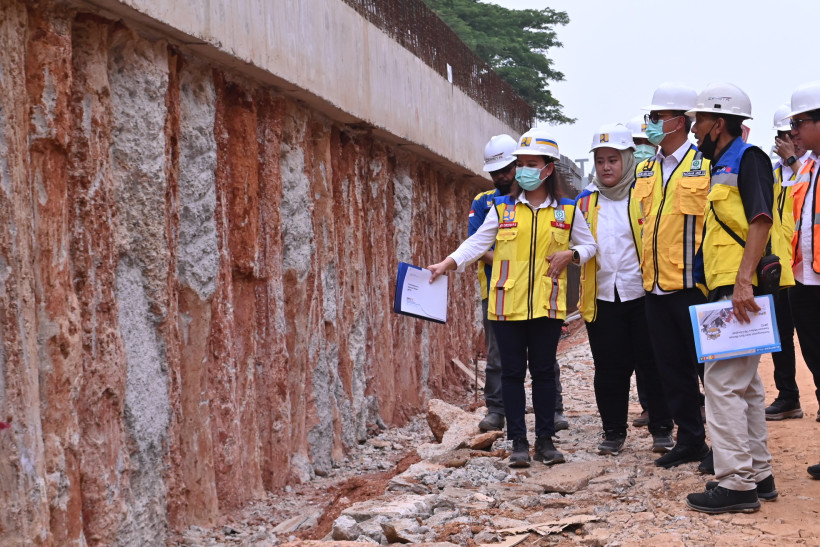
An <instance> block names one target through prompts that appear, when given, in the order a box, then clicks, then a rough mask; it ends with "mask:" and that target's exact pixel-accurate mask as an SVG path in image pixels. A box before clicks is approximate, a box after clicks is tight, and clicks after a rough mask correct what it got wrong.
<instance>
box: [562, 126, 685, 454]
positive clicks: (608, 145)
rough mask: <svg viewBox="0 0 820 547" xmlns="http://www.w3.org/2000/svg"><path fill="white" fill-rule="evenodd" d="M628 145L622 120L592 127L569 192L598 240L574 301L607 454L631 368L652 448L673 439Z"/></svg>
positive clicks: (620, 427) (617, 431) (616, 446)
mask: <svg viewBox="0 0 820 547" xmlns="http://www.w3.org/2000/svg"><path fill="white" fill-rule="evenodd" d="M634 148H635V144H634V142H633V141H632V132H631V131H630V130H629V129H628V128H627V127H625V126H623V125H621V124H610V125H605V126H603V127H602V128H601V129H599V130H598V132H597V133H595V134H594V135H593V137H592V148H591V150H590V152H592V153H593V154H594V162H595V163H594V165H595V172H596V175H595V177H594V178H593V179H592V183H591V184H590V185H589V186H588V187H587V188H585V189H584V191H583V192H581V194H580V195H579V196H578V198H577V200H576V209H577V210H578V212H579V213H580V214H582V215H583V217H584V220H586V223H587V225H589V228H590V231H591V232H592V235H593V236H594V237H595V239H596V241H597V242H598V252H597V254H596V255H595V256H594V257H593V258H592V259H591V260H590V261H589V262H587V263H586V264H584V266H583V267H582V269H581V294H580V298H579V302H578V309H580V310H581V314H582V315H583V317H584V320H585V321H586V326H587V332H588V333H589V347H590V349H591V350H592V358H593V360H594V362H595V379H594V385H595V402H596V403H597V405H598V412H599V413H600V414H601V422H602V425H603V430H604V431H603V439H602V440H601V443H600V444H599V445H598V452H599V453H600V454H609V455H613V456H617V455H618V453H619V452H620V451H621V449H622V448H623V446H624V441H625V440H626V428H627V413H628V410H629V384H630V379H631V377H632V372H633V370H634V369H636V368H637V369H638V370H639V371H640V373H641V375H642V378H643V381H644V384H645V387H646V395H647V407H648V408H647V410H648V411H649V432H650V433H651V435H652V438H653V447H652V450H653V451H654V452H659V453H665V452H668V451H669V450H670V449H671V448H672V447H673V446H674V444H675V443H674V441H673V439H672V428H673V427H674V423H673V421H672V415H671V413H670V411H669V408H668V407H667V405H666V401H665V399H664V395H663V387H662V385H661V383H660V377H659V376H658V370H657V368H656V367H655V359H654V356H653V354H652V346H651V344H650V341H649V333H648V332H647V331H648V327H647V324H646V311H645V309H644V295H645V291H644V287H643V280H642V277H641V265H640V245H641V231H640V230H641V227H640V224H639V223H638V219H639V218H640V216H641V215H640V210H639V207H640V205H639V202H638V201H637V200H631V201H630V200H629V190H630V188H631V187H632V185H633V184H634V183H635V158H634V156H633V154H632V150H634ZM630 207H631V208H632V211H631V213H632V214H631V215H630V212H629V208H630ZM630 218H631V219H634V220H633V221H632V222H630Z"/></svg>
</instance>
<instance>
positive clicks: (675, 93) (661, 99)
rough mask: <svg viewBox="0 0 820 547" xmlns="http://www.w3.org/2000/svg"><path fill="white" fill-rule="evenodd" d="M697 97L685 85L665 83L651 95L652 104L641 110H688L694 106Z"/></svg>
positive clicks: (694, 92) (693, 91) (692, 90)
mask: <svg viewBox="0 0 820 547" xmlns="http://www.w3.org/2000/svg"><path fill="white" fill-rule="evenodd" d="M697 95H698V92H697V91H695V90H694V89H693V88H691V87H689V86H687V85H683V84H675V83H671V82H666V83H663V84H661V85H659V86H658V88H657V89H656V90H655V93H653V94H652V104H650V105H649V106H645V107H643V109H642V110H689V109H690V108H692V107H694V106H695V98H696V97H697Z"/></svg>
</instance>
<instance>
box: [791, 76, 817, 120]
mask: <svg viewBox="0 0 820 547" xmlns="http://www.w3.org/2000/svg"><path fill="white" fill-rule="evenodd" d="M791 107H792V109H791V112H789V116H794V115H795V114H802V113H803V112H810V111H812V110H817V109H818V108H820V82H811V83H808V84H803V85H801V86H800V87H798V88H797V89H795V90H794V93H792V104H791Z"/></svg>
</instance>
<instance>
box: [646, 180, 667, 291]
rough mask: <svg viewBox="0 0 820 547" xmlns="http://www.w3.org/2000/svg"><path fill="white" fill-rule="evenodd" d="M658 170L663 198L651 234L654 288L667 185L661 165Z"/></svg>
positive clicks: (657, 283)
mask: <svg viewBox="0 0 820 547" xmlns="http://www.w3.org/2000/svg"><path fill="white" fill-rule="evenodd" d="M658 168H659V171H660V172H661V185H662V186H663V197H662V198H661V204H660V205H659V206H658V214H657V215H655V233H653V234H652V263H653V269H654V270H655V286H656V287H658V288H660V286H661V284H660V281H659V278H660V268H659V267H658V229H659V228H660V225H661V214H662V213H663V204H664V203H665V202H666V189H667V188H666V186H667V185H666V184H663V164H661V165H659V166H658ZM669 178H670V179H671V178H672V175H669ZM650 212H651V211H650Z"/></svg>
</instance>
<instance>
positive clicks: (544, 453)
mask: <svg viewBox="0 0 820 547" xmlns="http://www.w3.org/2000/svg"><path fill="white" fill-rule="evenodd" d="M513 155H515V156H516V157H517V162H516V165H517V168H516V174H515V180H516V183H517V185H516V186H513V191H512V192H511V193H510V194H509V195H506V196H500V197H496V198H494V204H493V207H491V208H490V210H489V211H488V212H487V216H486V217H485V219H484V223H483V224H482V225H481V226H480V227H479V228H478V230H477V231H476V232H475V233H474V234H473V235H472V236H470V237H469V238H468V239H467V240H466V241H464V242H463V243H462V244H461V245H460V246H459V248H458V249H457V250H456V251H455V252H454V253H452V254H451V255H450V256H448V257H447V258H446V259H444V260H443V261H441V262H439V263H438V264H433V265H432V266H428V269H429V270H430V271H432V272H433V275H432V276H431V282H432V280H434V279H435V278H436V277H438V276H439V275H441V274H443V273H446V272H447V271H448V270H458V271H464V267H465V266H466V265H468V264H470V263H472V262H474V261H476V260H477V259H478V258H480V257H481V256H483V255H484V253H485V252H486V251H487V249H489V248H490V247H491V246H492V245H493V244H495V251H494V255H493V272H492V279H491V280H490V286H489V306H488V312H487V317H488V319H489V320H490V322H491V323H492V326H493V332H494V333H495V338H496V341H497V342H498V349H499V352H500V354H501V390H502V393H503V399H504V414H505V415H506V418H507V438H508V439H510V440H512V445H513V449H512V454H511V455H510V460H509V465H510V467H529V465H530V445H529V441H528V439H527V424H526V422H525V421H524V409H525V403H526V399H525V392H524V378H525V376H526V373H527V367H528V366H529V370H530V376H531V377H532V406H533V410H534V412H535V454H534V459H535V460H536V461H540V462H543V463H544V464H546V465H552V464H556V463H561V462H563V461H564V455H563V454H561V452H559V451H558V450H556V449H555V445H554V444H553V441H552V436H553V435H554V434H555V422H554V419H555V415H554V414H553V409H554V408H555V374H554V364H555V354H556V351H557V349H558V338H559V337H560V335H561V326H562V325H563V322H564V318H565V317H566V310H567V306H566V299H567V273H566V267H567V264H569V263H570V262H571V261H572V262H575V263H576V264H583V263H584V262H586V261H587V260H589V258H590V257H591V256H592V255H594V254H595V249H596V244H595V240H594V239H593V237H592V234H590V232H589V228H588V227H587V225H586V223H585V222H584V221H583V219H582V218H580V217H579V216H578V215H576V214H575V201H574V200H571V199H562V197H561V195H560V192H559V187H560V185H559V184H558V173H557V172H556V170H555V160H557V159H559V158H560V155H559V153H558V144H557V142H556V141H555V139H554V138H553V137H552V136H551V135H550V134H549V133H548V132H546V131H545V130H543V129H537V128H536V129H530V130H529V131H527V132H526V133H524V134H523V135H522V136H521V138H520V139H519V141H518V148H517V149H516V150H515V151H513Z"/></svg>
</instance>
